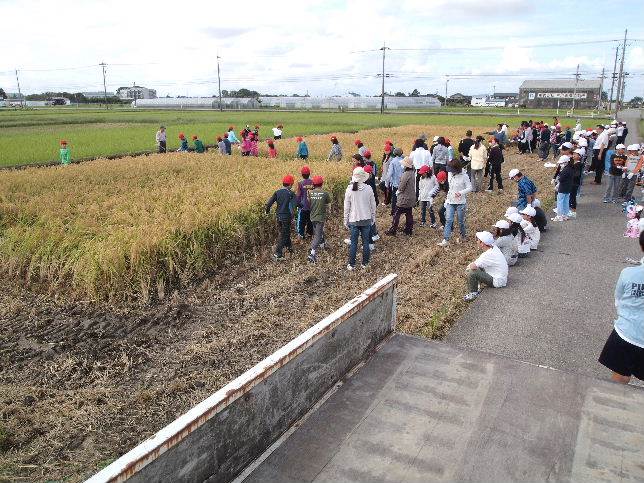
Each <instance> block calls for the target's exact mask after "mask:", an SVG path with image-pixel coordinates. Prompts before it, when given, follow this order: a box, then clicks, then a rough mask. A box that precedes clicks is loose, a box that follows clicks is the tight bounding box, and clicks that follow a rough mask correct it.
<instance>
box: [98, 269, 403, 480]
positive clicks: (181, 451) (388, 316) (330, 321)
mask: <svg viewBox="0 0 644 483" xmlns="http://www.w3.org/2000/svg"><path fill="white" fill-rule="evenodd" d="M396 280H397V275H395V274H391V275H388V276H387V277H385V278H383V279H382V280H380V281H379V282H378V283H376V284H375V285H374V286H372V287H371V288H369V289H368V290H366V291H365V292H364V293H362V294H361V295H360V296H358V297H356V298H354V299H353V300H351V301H350V302H348V303H347V304H345V305H344V306H343V307H341V308H340V309H338V310H337V311H335V312H334V313H332V314H331V315H329V316H328V317H326V318H324V319H323V320H321V321H320V322H319V323H317V324H316V325H315V326H313V327H311V328H310V329H309V330H307V331H306V332H304V333H302V334H301V335H300V336H298V337H297V338H295V339H293V340H292V341H291V342H289V343H288V344H286V345H285V346H283V347H282V348H280V349H279V350H278V351H276V352H275V353H273V354H272V355H270V356H269V357H267V358H266V359H264V360H263V361H261V362H260V363H259V364H257V365H256V366H255V367H253V368H252V369H250V370H249V371H247V372H246V373H244V374H242V375H241V376H239V377H238V378H237V379H235V380H234V381H232V382H231V383H229V384H228V385H226V386H225V387H223V388H222V389H220V390H219V391H217V392H216V393H214V394H213V395H212V396H210V397H209V398H207V399H206V400H204V401H202V402H201V403H199V404H198V405H197V406H195V407H193V408H192V409H190V410H189V411H188V412H187V413H185V414H184V415H182V416H180V417H179V418H178V419H176V420H175V421H173V422H172V423H170V424H169V425H168V426H166V427H165V428H163V429H161V430H160V431H159V432H157V433H156V434H155V435H154V436H152V437H151V438H149V439H147V440H146V441H144V442H143V443H141V444H140V445H138V446H137V447H135V448H134V449H132V450H131V451H129V452H128V453H126V454H125V455H123V456H122V457H121V458H119V459H118V460H116V461H115V462H113V463H112V464H110V465H109V466H107V467H106V468H104V469H103V470H101V471H100V472H99V473H97V474H96V475H94V476H93V477H91V478H90V479H89V480H87V481H88V482H89V483H99V482H120V481H125V480H127V479H129V480H131V481H141V482H150V481H172V482H180V481H186V482H187V481H190V482H192V481H205V480H208V481H209V482H225V481H230V480H232V479H233V478H235V476H237V475H238V474H239V473H240V472H242V471H243V470H244V469H245V468H246V467H247V466H248V465H249V464H251V463H252V462H253V461H254V460H255V459H257V458H258V457H260V456H261V455H262V454H263V453H264V452H265V451H266V450H267V449H268V448H269V447H270V446H271V445H272V444H273V443H275V442H276V441H277V440H278V439H279V438H280V436H282V435H283V434H284V433H285V432H286V431H287V430H288V429H289V428H290V427H291V426H293V425H294V424H295V423H296V422H297V421H298V420H300V418H302V417H303V416H304V415H305V414H306V413H307V412H308V411H309V410H310V409H311V408H312V407H313V406H315V405H316V404H317V403H318V402H319V401H320V400H321V399H323V398H324V396H325V394H326V393H328V392H329V391H330V390H331V389H332V388H333V387H334V386H335V385H336V384H337V383H338V381H340V380H341V379H342V378H343V377H344V376H346V375H347V374H348V373H349V372H350V371H351V370H352V369H353V368H354V367H356V366H357V365H358V364H360V363H361V362H362V361H363V360H364V359H366V358H368V357H369V356H370V354H372V353H373V351H374V350H375V349H376V347H377V346H378V344H379V343H380V342H381V341H382V340H383V339H385V338H386V337H387V336H388V335H389V334H391V333H392V332H393V330H394V326H395V321H396V292H395V288H396Z"/></svg>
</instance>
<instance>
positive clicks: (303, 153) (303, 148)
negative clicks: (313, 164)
mask: <svg viewBox="0 0 644 483" xmlns="http://www.w3.org/2000/svg"><path fill="white" fill-rule="evenodd" d="M297 142H298V145H297V156H298V157H299V158H300V159H308V157H309V147H308V146H307V145H306V142H305V141H304V139H303V138H302V137H301V136H298V138H297Z"/></svg>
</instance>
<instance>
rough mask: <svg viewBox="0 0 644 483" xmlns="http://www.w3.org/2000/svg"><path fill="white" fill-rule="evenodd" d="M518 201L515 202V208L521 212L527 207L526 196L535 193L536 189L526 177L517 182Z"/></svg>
mask: <svg viewBox="0 0 644 483" xmlns="http://www.w3.org/2000/svg"><path fill="white" fill-rule="evenodd" d="M518 186H519V199H518V201H517V208H519V209H520V210H522V209H523V208H525V207H526V206H528V196H529V195H533V194H535V193H536V192H537V187H536V186H535V185H534V183H533V182H532V180H531V179H530V178H528V177H527V176H523V177H522V178H521V179H520V180H519V182H518Z"/></svg>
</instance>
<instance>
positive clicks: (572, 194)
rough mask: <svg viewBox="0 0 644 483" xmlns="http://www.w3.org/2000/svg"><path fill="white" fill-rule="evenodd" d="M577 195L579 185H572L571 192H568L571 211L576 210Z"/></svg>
mask: <svg viewBox="0 0 644 483" xmlns="http://www.w3.org/2000/svg"><path fill="white" fill-rule="evenodd" d="M577 193H579V185H575V184H574V185H572V190H570V207H571V208H572V209H573V210H576V209H577Z"/></svg>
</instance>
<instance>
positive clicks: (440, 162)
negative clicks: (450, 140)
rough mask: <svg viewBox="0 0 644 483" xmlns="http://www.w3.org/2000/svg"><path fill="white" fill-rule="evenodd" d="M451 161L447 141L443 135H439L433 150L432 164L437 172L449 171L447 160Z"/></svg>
mask: <svg viewBox="0 0 644 483" xmlns="http://www.w3.org/2000/svg"><path fill="white" fill-rule="evenodd" d="M448 161H449V153H448V151H447V143H446V142H445V138H444V137H443V136H439V137H438V139H437V140H436V146H434V149H433V151H432V160H431V164H432V166H433V168H434V172H435V173H440V172H441V171H447V162H448Z"/></svg>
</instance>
